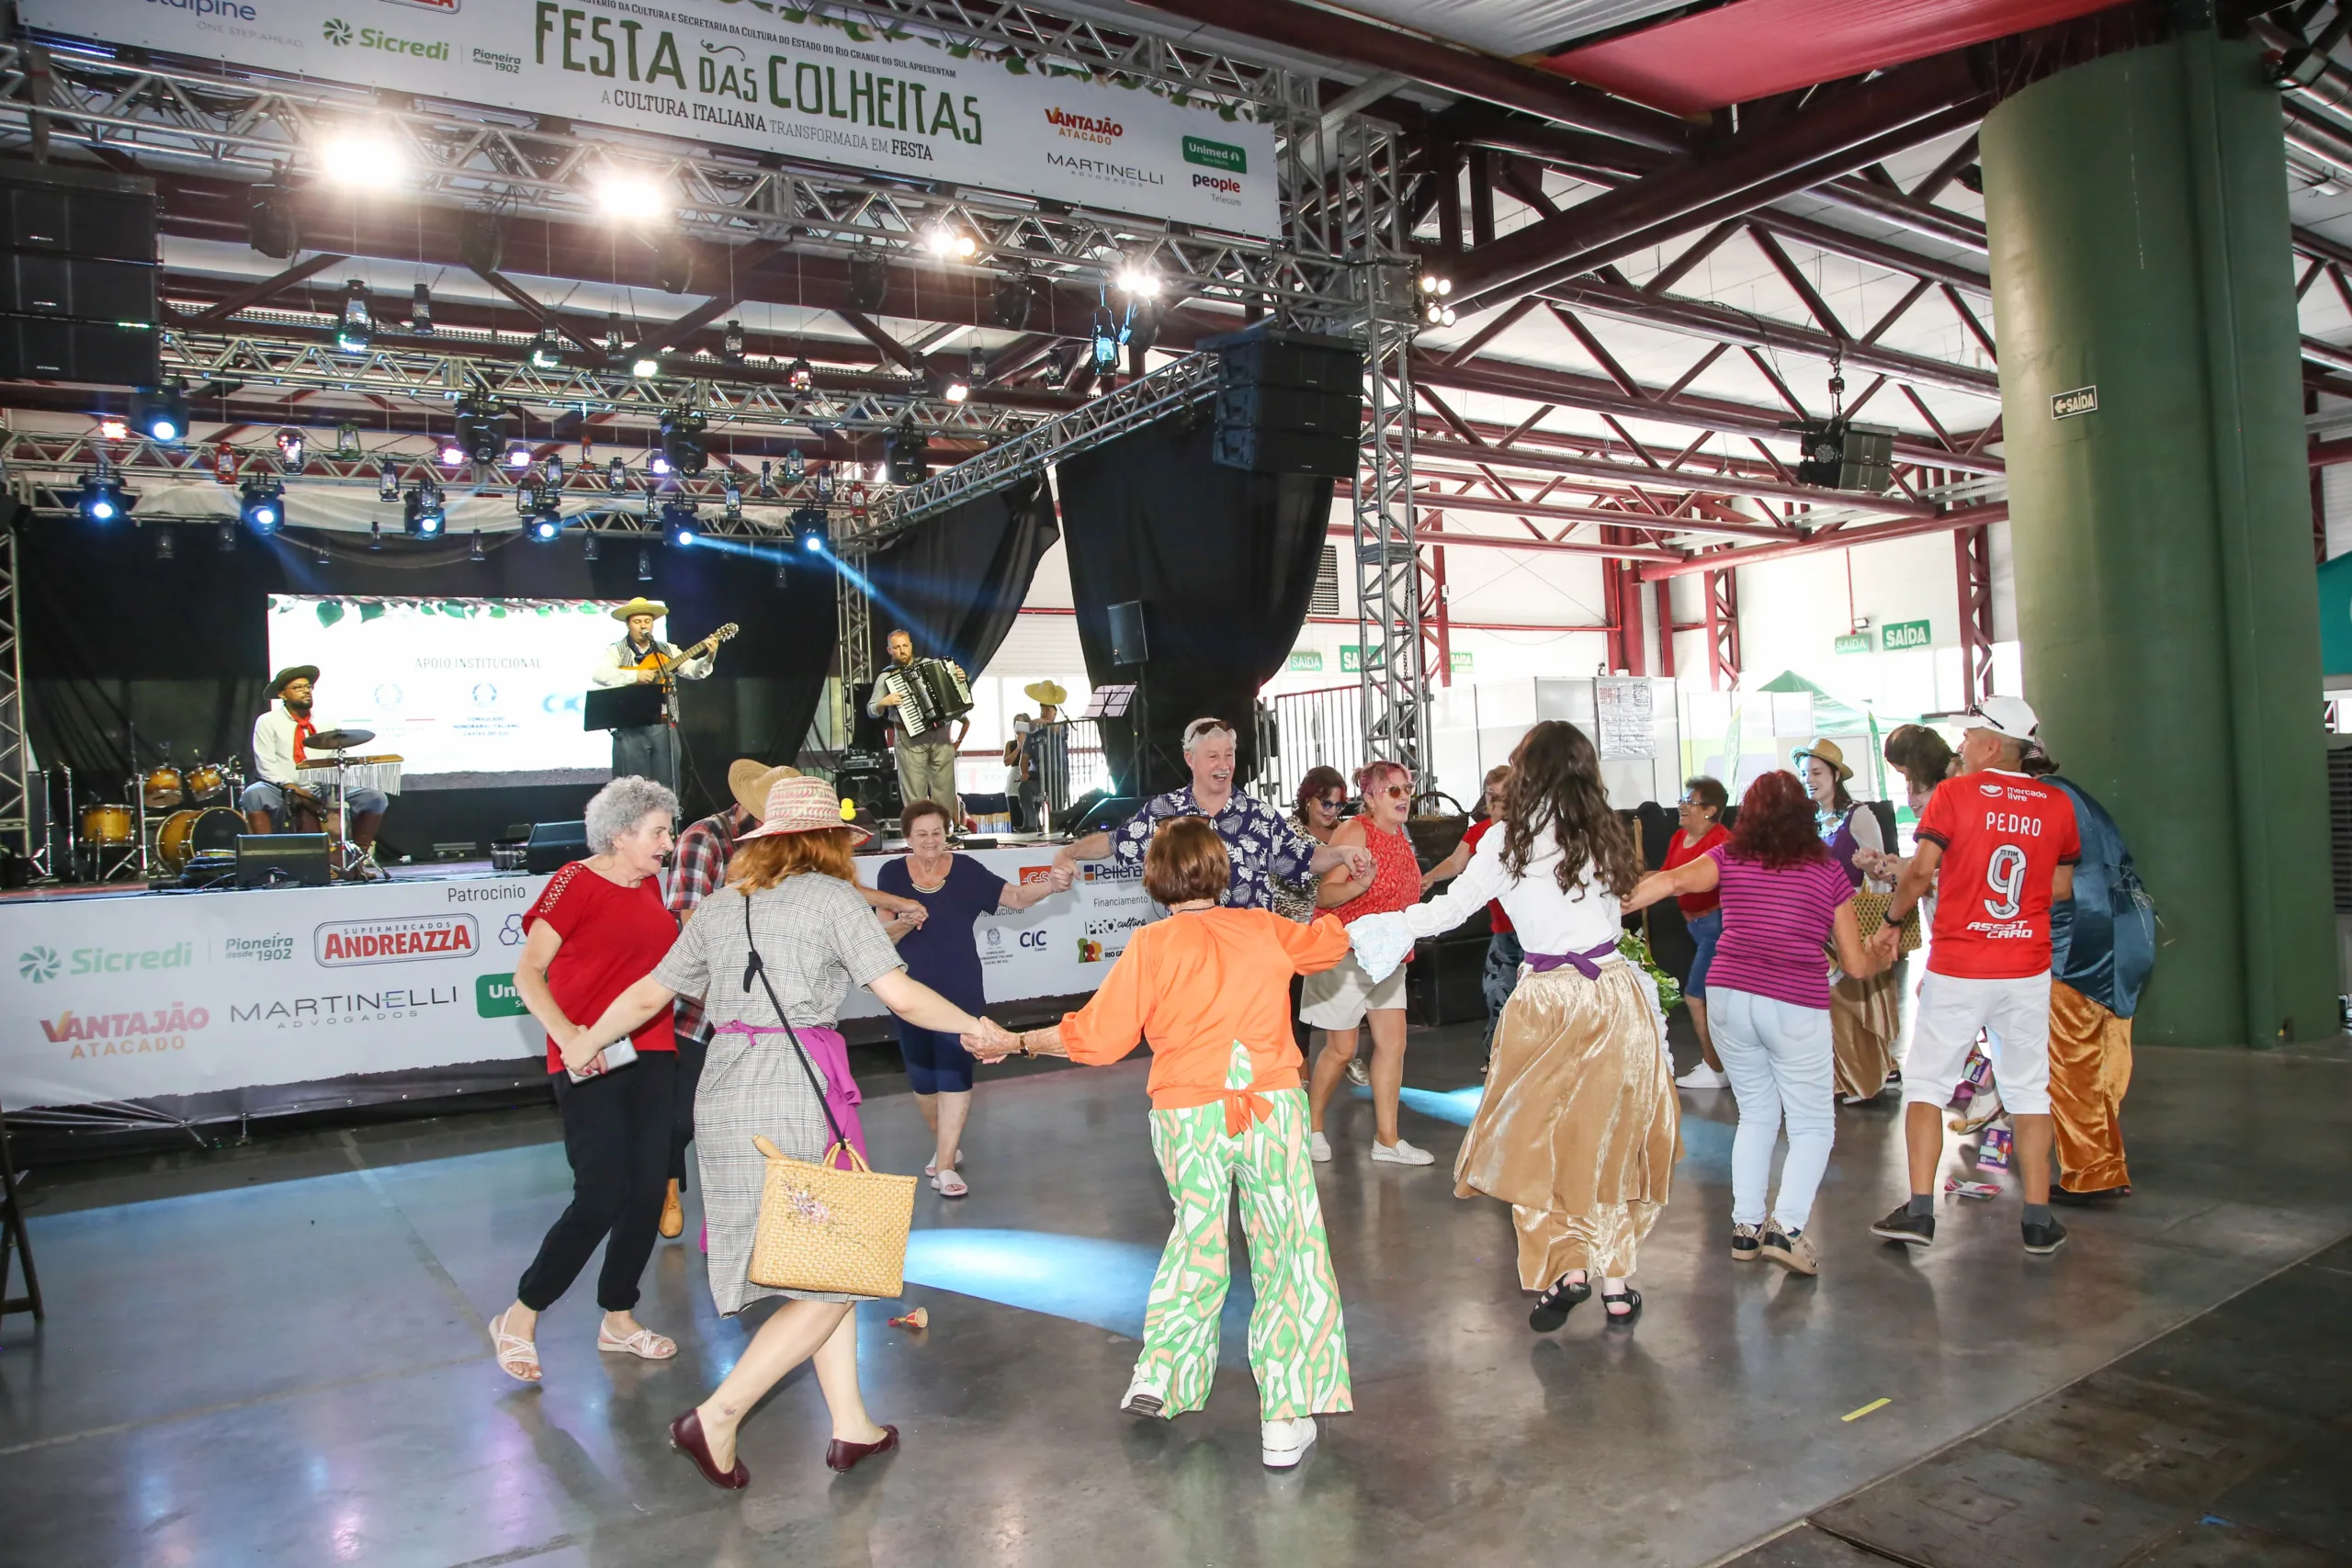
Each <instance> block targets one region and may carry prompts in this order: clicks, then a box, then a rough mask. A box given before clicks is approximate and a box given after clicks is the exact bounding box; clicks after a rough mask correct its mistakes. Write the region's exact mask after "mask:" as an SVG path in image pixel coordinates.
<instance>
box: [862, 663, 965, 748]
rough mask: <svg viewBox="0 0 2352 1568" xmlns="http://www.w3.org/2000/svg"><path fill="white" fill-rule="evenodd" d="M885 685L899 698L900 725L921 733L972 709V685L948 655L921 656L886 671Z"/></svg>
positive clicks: (947, 723) (883, 675) (953, 719)
mask: <svg viewBox="0 0 2352 1568" xmlns="http://www.w3.org/2000/svg"><path fill="white" fill-rule="evenodd" d="M882 688H883V690H885V691H887V692H888V693H889V694H891V695H893V696H895V697H897V698H898V699H899V730H900V731H901V732H902V733H905V734H909V735H918V734H921V733H922V732H923V731H925V730H931V729H937V728H941V727H942V726H943V725H949V724H953V723H955V722H956V720H957V719H959V718H961V717H963V716H965V715H966V714H967V713H969V712H971V711H972V686H971V682H968V681H967V680H965V679H964V677H963V675H962V674H961V673H959V672H958V671H956V667H955V666H954V665H952V664H950V663H948V662H947V660H944V659H918V660H915V661H914V662H913V663H912V664H910V665H908V666H906V667H905V668H904V669H901V668H899V666H897V665H892V666H891V667H890V668H889V669H888V670H885V671H883V672H882Z"/></svg>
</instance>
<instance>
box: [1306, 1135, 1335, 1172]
mask: <svg viewBox="0 0 2352 1568" xmlns="http://www.w3.org/2000/svg"><path fill="white" fill-rule="evenodd" d="M1306 1153H1307V1156H1308V1157H1309V1158H1311V1159H1313V1160H1314V1161H1315V1163H1316V1164H1317V1165H1329V1164H1330V1163H1331V1140H1330V1139H1329V1138H1327V1137H1325V1136H1324V1135H1323V1134H1320V1133H1310V1134H1307V1139H1306Z"/></svg>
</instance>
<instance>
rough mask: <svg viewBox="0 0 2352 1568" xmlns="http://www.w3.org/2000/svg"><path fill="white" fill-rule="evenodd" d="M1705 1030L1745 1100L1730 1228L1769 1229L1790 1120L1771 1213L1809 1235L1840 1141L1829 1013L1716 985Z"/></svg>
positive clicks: (1736, 1140)
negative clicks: (1778, 1147) (1778, 1146)
mask: <svg viewBox="0 0 2352 1568" xmlns="http://www.w3.org/2000/svg"><path fill="white" fill-rule="evenodd" d="M1707 1024H1708V1027H1709V1029H1710V1030H1711V1031H1712V1032H1713V1034H1714V1037H1715V1055H1717V1056H1719V1057H1721V1058H1722V1060H1723V1064H1724V1074H1725V1076H1727V1077H1729V1078H1730V1079H1731V1092H1732V1097H1733V1098H1734V1099H1736V1100H1738V1101H1739V1130H1738V1131H1737V1132H1736V1133H1734V1134H1732V1140H1731V1220H1732V1224H1736V1225H1760V1224H1763V1223H1764V1220H1765V1216H1766V1213H1767V1212H1768V1206H1767V1204H1766V1201H1765V1194H1766V1189H1767V1188H1768V1187H1769V1186H1770V1183H1771V1179H1772V1145H1774V1144H1775V1143H1777V1142H1779V1141H1780V1133H1781V1119H1782V1117H1783V1116H1785V1117H1786V1118H1787V1120H1788V1124H1789V1157H1788V1161H1787V1163H1786V1164H1784V1165H1783V1166H1782V1167H1781V1196H1780V1198H1779V1199H1778V1201H1774V1202H1772V1203H1771V1204H1770V1206H1769V1212H1770V1214H1771V1215H1772V1216H1773V1217H1775V1218H1777V1219H1778V1220H1779V1221H1780V1222H1781V1225H1782V1226H1784V1227H1785V1228H1787V1229H1789V1230H1792V1231H1797V1230H1803V1229H1804V1225H1805V1222H1806V1221H1807V1220H1808V1219H1810V1218H1811V1217H1812V1215H1813V1196H1814V1194H1815V1192H1816V1191H1818V1190H1820V1187H1821V1173H1822V1172H1823V1171H1825V1170H1826V1169H1827V1168H1828V1167H1829V1149H1830V1145H1832V1144H1833V1143H1834V1142H1836V1140H1837V1135H1838V1116H1837V1111H1836V1109H1835V1107H1836V1104H1837V1091H1836V1084H1835V1078H1836V1076H1837V1070H1836V1064H1835V1062H1834V1061H1833V1060H1832V1053H1831V1050H1830V1039H1829V1010H1828V1009H1827V1008H1807V1007H1799V1006H1797V1005H1796V1004H1795V1003H1793V1002H1784V1001H1781V1000H1780V999H1778V998H1773V997H1759V996H1758V995H1756V994H1755V993H1754V992H1753V991H1740V990H1734V989H1733V988H1732V987H1728V986H1725V985H1723V984H1721V983H1716V984H1713V985H1710V986H1709V987H1707Z"/></svg>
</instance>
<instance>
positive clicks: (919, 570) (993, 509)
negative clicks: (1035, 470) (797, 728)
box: [856, 478, 1060, 748]
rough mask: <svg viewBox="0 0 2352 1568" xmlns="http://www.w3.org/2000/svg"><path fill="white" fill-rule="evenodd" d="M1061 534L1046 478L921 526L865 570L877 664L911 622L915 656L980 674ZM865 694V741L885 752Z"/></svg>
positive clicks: (861, 716) (861, 713) (861, 729)
mask: <svg viewBox="0 0 2352 1568" xmlns="http://www.w3.org/2000/svg"><path fill="white" fill-rule="evenodd" d="M1059 537H1060V530H1059V529H1058V528H1057V526H1056V525H1055V522H1054V497H1053V492H1052V491H1050V490H1048V489H1046V483H1045V480H1044V479H1042V478H1038V479H1024V480H1023V481H1021V482H1020V483H1018V484H1015V485H1012V486H1011V487H1010V488H1008V489H1005V490H1001V491H996V492H994V493H992V494H989V495H983V496H980V497H978V499H976V500H972V501H967V502H964V503H963V504H962V505H960V506H957V507H955V508H953V509H951V510H949V511H947V512H944V513H939V514H938V515H937V516H934V517H931V518H927V519H925V520H924V521H923V522H922V523H919V524H917V525H915V526H914V528H912V529H911V530H910V531H909V533H908V534H907V536H906V537H904V538H903V539H901V540H900V541H899V543H898V544H896V545H893V546H892V547H890V548H889V549H888V550H886V551H884V552H883V553H882V554H881V555H879V556H876V557H875V558H874V559H873V560H872V562H871V563H870V564H869V566H868V568H867V577H868V580H869V581H871V582H872V583H873V584H874V615H873V621H874V649H873V661H874V667H875V668H876V669H877V670H878V669H880V668H881V667H882V665H883V663H884V662H885V661H886V660H888V657H889V655H888V653H887V652H886V651H885V650H884V649H883V646H882V645H883V642H884V640H885V639H886V638H888V636H889V635H890V633H891V631H892V630H893V629H895V628H897V627H900V626H903V627H905V628H906V629H907V630H908V631H909V632H910V633H911V634H913V637H914V639H915V652H916V653H918V654H920V655H922V656H923V657H926V658H931V659H948V660H954V661H955V662H956V663H957V664H960V665H962V666H963V667H964V669H965V671H966V672H967V673H968V674H973V675H977V674H978V673H979V672H980V671H982V670H984V669H986V668H987V667H988V662H989V660H991V659H993V658H995V657H996V650H997V649H999V648H1000V647H1001V646H1002V645H1003V643H1004V639H1005V636H1006V634H1007V633H1009V632H1011V631H1012V623H1013V618H1014V617H1015V616H1017V615H1020V613H1021V602H1022V601H1023V599H1026V598H1027V597H1028V596H1029V582H1030V580H1031V579H1032V578H1034V577H1035V576H1036V575H1037V562H1038V561H1039V560H1041V559H1043V558H1045V554H1046V551H1047V550H1049V549H1051V548H1053V547H1054V541H1055V540H1056V539H1057V538H1059ZM866 696H867V694H866V693H863V692H861V693H859V694H857V709H856V711H857V717H858V733H857V739H858V740H859V742H860V743H861V744H863V745H865V746H868V747H874V748H878V747H880V745H881V744H882V721H881V720H880V719H878V718H876V717H874V716H871V715H870V714H868V713H867V712H866V711H865V699H866Z"/></svg>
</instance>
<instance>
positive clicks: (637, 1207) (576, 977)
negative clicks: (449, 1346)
mask: <svg viewBox="0 0 2352 1568" xmlns="http://www.w3.org/2000/svg"><path fill="white" fill-rule="evenodd" d="M677 816H678V797H677V796H676V795H672V794H671V793H670V792H669V791H668V790H666V789H664V788H662V786H661V785H660V784H655V783H654V782H653V781H652V780H650V779H641V778H637V777H635V776H628V777H622V778H616V779H615V780H614V781H613V782H612V783H610V784H606V785H605V787H604V788H602V789H600V790H598V791H597V792H596V793H595V794H594V795H592V796H591V797H589V801H588V810H587V819H588V821H587V830H588V847H589V849H590V850H592V851H593V852H594V853H592V854H590V855H589V857H588V858H587V859H586V860H577V861H573V862H572V863H571V864H569V865H566V866H563V867H561V868H560V869H559V870H558V871H557V872H556V874H554V875H553V876H551V877H549V878H548V885H547V886H546V888H545V889H544V890H542V891H541V892H540V894H539V897H538V899H537V902H536V903H534V904H533V905H532V906H531V907H530V908H529V909H528V910H526V911H525V913H524V916H523V930H524V938H523V952H522V956H521V957H520V958H519V959H518V960H517V961H516V963H515V990H516V991H518V992H520V993H521V995H522V998H523V1005H524V1006H526V1007H527V1008H528V1009H530V1010H531V1016H532V1017H533V1018H535V1019H537V1020H538V1021H539V1023H540V1025H541V1027H543V1028H544V1029H546V1031H547V1034H548V1041H547V1044H548V1072H549V1073H550V1074H552V1075H553V1076H554V1079H555V1096H556V1106H557V1109H558V1110H559V1111H560V1112H561V1113H562V1116H563V1152H564V1156H565V1157H566V1158H567V1159H569V1160H570V1161H571V1206H570V1207H569V1208H567V1209H565V1210H564V1212H563V1215H562V1217H561V1218H560V1219H559V1220H557V1221H556V1223H555V1224H554V1226H553V1227H552V1228H550V1229H549V1230H548V1234H547V1239H545V1240H544V1241H542V1242H540V1243H539V1253H538V1256H537V1258H533V1259H532V1260H531V1266H530V1268H528V1269H525V1270H524V1272H523V1280H522V1284H521V1285H520V1286H519V1287H518V1288H517V1290H516V1292H515V1304H514V1305H512V1306H510V1307H508V1308H507V1309H506V1310H505V1311H504V1312H503V1313H501V1314H498V1316H496V1317H495V1318H492V1320H491V1325H490V1331H491V1336H492V1341H493V1343H494V1344H495V1346H496V1348H497V1352H498V1365H499V1367H500V1368H501V1369H502V1370H503V1371H505V1373H506V1375H507V1376H509V1377H511V1378H515V1379H516V1380H518V1381H519V1382H538V1381H539V1350H538V1344H537V1328H538V1318H539V1314H541V1313H543V1312H545V1311H546V1310H547V1309H548V1307H550V1306H553V1305H554V1304H555V1303H556V1299H557V1298H558V1297H560V1296H561V1295H562V1294H563V1292H565V1291H567V1290H569V1289H570V1288H571V1281H572V1280H573V1279H575V1278H576V1277H577V1276H578V1275H579V1273H580V1270H581V1269H582V1268H583V1267H585V1266H586V1264H587V1262H588V1258H589V1255H590V1254H591V1253H593V1252H594V1251H595V1250H596V1244H597V1243H598V1242H603V1243H604V1244H605V1265H604V1269H602V1271H601V1272H599V1273H598V1275H597V1277H596V1304H597V1305H599V1306H601V1307H603V1308H604V1309H605V1321H604V1323H603V1325H601V1326H600V1327H599V1328H598V1329H597V1331H596V1348H597V1349H599V1350H602V1351H604V1352H605V1354H607V1355H613V1356H636V1357H639V1358H640V1359H644V1360H649V1361H666V1360H668V1359H670V1358H671V1357H673V1356H675V1355H676V1354H677V1353H678V1347H677V1345H676V1344H675V1342H673V1340H671V1339H669V1338H668V1337H665V1336H663V1335H660V1334H656V1333H654V1332H653V1331H652V1330H651V1329H650V1328H647V1327H646V1326H645V1325H642V1324H640V1323H639V1322H638V1321H637V1319H636V1317H635V1316H634V1315H633V1314H634V1313H635V1310H636V1307H637V1281H638V1277H639V1275H641V1274H643V1273H644V1272H645V1262H646V1259H647V1258H650V1257H651V1256H652V1253H653V1236H654V1228H655V1226H657V1225H658V1224H661V1220H662V1198H663V1196H664V1195H665V1194H666V1193H667V1192H668V1190H669V1185H670V1123H671V1111H672V1103H671V1102H672V1092H673V1088H674V1086H675V1083H676V1077H677V1066H678V1044H677V1039H676V1037H675V1036H674V1035H673V1034H672V1033H671V1032H670V1023H669V1015H668V1014H667V1013H666V1012H665V1013H663V1014H662V1015H661V1016H660V1017H657V1018H653V1019H649V1020H648V1021H646V1022H645V1024H644V1026H643V1027H641V1028H639V1029H638V1030H637V1031H636V1032H634V1034H633V1036H632V1042H633V1043H634V1044H635V1045H636V1047H637V1051H638V1056H637V1061H636V1063H635V1065H634V1066H626V1067H623V1068H619V1069H607V1068H606V1067H605V1066H604V1064H603V1059H602V1058H601V1057H599V1058H597V1059H596V1060H595V1061H594V1062H592V1063H590V1064H589V1066H590V1068H591V1070H590V1071H587V1072H585V1073H582V1074H581V1075H580V1076H577V1077H575V1076H574V1075H573V1074H571V1073H570V1072H567V1071H566V1070H565V1066H564V1054H563V1048H564V1046H565V1045H566V1044H568V1043H571V1040H572V1038H573V1036H575V1035H576V1034H578V1033H579V1032H580V1031H581V1030H582V1028H584V1027H585V1026H587V1025H589V1024H592V1023H594V1022H595V1021H597V1019H599V1018H600V1017H602V1016H603V1015H604V1011H605V1008H607V1007H608V1006H610V1005H611V1004H612V1001H613V998H616V997H617V996H619V995H620V994H621V993H622V992H623V991H626V990H628V988H629V987H630V986H632V985H634V984H635V983H636V982H637V981H638V980H639V978H640V977H642V976H644V974H645V973H646V971H648V970H650V969H651V968H652V967H653V966H654V965H655V964H659V963H661V962H662V957H663V955H664V954H666V953H668V952H669V951H670V944H671V943H672V942H675V941H676V940H677V935H678V922H677V919H676V917H674V916H673V915H672V914H671V913H670V911H669V908H667V907H666V906H665V905H664V904H663V903H662V882H661V877H660V876H659V873H660V871H661V869H662V857H663V856H665V855H667V854H668V853H669V852H670V837H671V832H672V829H673V826H674V824H675V823H676V820H677Z"/></svg>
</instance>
